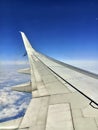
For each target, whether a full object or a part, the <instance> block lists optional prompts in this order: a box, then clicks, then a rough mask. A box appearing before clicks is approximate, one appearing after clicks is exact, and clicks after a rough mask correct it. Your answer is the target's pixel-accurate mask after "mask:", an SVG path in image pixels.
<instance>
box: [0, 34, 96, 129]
mask: <svg viewBox="0 0 98 130" xmlns="http://www.w3.org/2000/svg"><path fill="white" fill-rule="evenodd" d="M21 35H22V39H23V42H24V45H25V48H26V51H27V55H28V59H29V63H30V69H25V70H21V71H20V72H22V73H27V74H28V73H30V74H31V81H30V82H28V83H26V84H21V85H18V86H15V87H14V88H13V89H14V90H16V91H24V92H30V93H32V97H33V98H32V99H31V102H30V104H29V106H28V108H27V111H26V113H25V115H24V117H22V118H21V119H17V120H13V121H9V122H5V123H1V124H0V129H2V130H3V129H9V128H10V129H13V130H14V129H18V130H98V75H97V74H93V73H90V72H87V71H85V70H82V69H79V68H76V67H73V66H71V65H68V64H65V63H63V62H60V61H57V60H55V59H53V58H50V57H48V56H45V55H43V54H41V53H39V52H37V51H35V50H34V49H33V48H32V47H31V45H30V43H29V41H28V39H27V38H26V36H25V34H24V33H23V32H21ZM12 122H14V123H12Z"/></svg>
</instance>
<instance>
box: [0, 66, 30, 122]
mask: <svg viewBox="0 0 98 130" xmlns="http://www.w3.org/2000/svg"><path fill="white" fill-rule="evenodd" d="M26 66H27V65H26ZM26 66H25V65H18V66H17V65H8V64H7V65H3V66H1V65H0V122H2V121H6V120H9V119H13V118H17V117H20V116H22V115H24V113H25V111H26V108H27V106H28V104H29V102H30V99H31V94H27V93H20V92H15V91H11V86H13V85H16V84H19V83H23V82H26V81H29V79H30V76H29V75H25V74H18V73H17V70H18V69H21V68H25V67H26Z"/></svg>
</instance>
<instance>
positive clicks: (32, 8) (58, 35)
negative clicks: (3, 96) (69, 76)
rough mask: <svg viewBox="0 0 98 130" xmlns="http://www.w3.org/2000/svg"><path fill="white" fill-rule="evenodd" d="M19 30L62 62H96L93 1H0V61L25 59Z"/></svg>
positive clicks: (97, 24)
mask: <svg viewBox="0 0 98 130" xmlns="http://www.w3.org/2000/svg"><path fill="white" fill-rule="evenodd" d="M19 31H23V32H25V34H26V35H27V37H28V39H29V40H30V42H31V44H32V46H33V47H34V48H35V49H36V50H38V51H40V52H42V53H44V54H46V55H49V56H51V57H54V58H57V59H61V60H62V59H63V60H65V61H66V60H78V59H79V60H98V1H97V0H74V1H73V0H65V1H62V0H57V1H54V0H45V1H43V0H41V1H40V0H36V1H33V0H24V1H23V0H0V61H17V60H25V59H26V58H24V57H22V55H23V54H24V53H25V49H24V45H23V42H22V39H21V35H20V33H19Z"/></svg>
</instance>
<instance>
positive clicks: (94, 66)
mask: <svg viewBox="0 0 98 130" xmlns="http://www.w3.org/2000/svg"><path fill="white" fill-rule="evenodd" d="M62 61H63V62H65V63H67V64H70V65H73V66H76V67H79V68H81V69H84V70H87V71H90V72H93V73H96V74H98V60H62Z"/></svg>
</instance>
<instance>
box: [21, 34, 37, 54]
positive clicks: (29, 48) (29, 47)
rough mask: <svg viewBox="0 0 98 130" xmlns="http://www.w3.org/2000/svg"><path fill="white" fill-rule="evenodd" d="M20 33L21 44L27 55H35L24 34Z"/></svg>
mask: <svg viewBox="0 0 98 130" xmlns="http://www.w3.org/2000/svg"><path fill="white" fill-rule="evenodd" d="M20 33H21V36H22V39H23V43H24V45H25V48H26V51H27V54H33V53H35V50H34V49H33V48H32V46H31V44H30V42H29V40H28V39H27V37H26V35H25V34H24V32H20Z"/></svg>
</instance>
